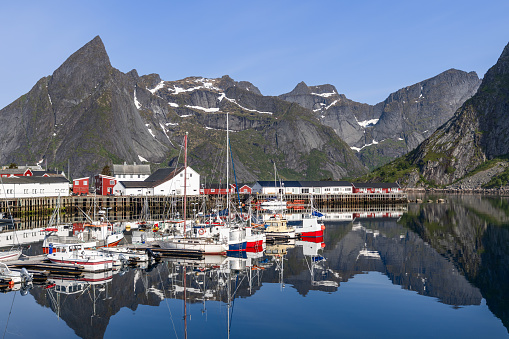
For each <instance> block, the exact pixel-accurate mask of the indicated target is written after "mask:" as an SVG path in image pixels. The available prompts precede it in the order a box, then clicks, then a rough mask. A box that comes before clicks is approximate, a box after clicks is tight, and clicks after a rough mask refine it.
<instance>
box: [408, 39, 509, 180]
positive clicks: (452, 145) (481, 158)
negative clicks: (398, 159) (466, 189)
mask: <svg viewBox="0 0 509 339" xmlns="http://www.w3.org/2000/svg"><path fill="white" fill-rule="evenodd" d="M508 116H509V45H508V46H506V47H505V49H504V51H503V53H502V55H501V56H500V58H499V59H498V61H497V63H496V64H495V66H493V67H492V68H490V70H488V72H487V73H486V76H485V78H484V79H483V81H482V84H481V86H480V87H479V90H478V91H477V93H476V94H475V95H474V96H473V97H472V98H471V99H470V100H468V101H467V102H465V103H464V105H463V106H462V107H461V108H460V109H459V110H458V111H457V112H456V113H455V115H454V117H453V118H452V119H451V120H450V121H448V122H447V123H446V124H445V125H443V126H442V127H441V128H439V129H438V130H437V131H436V132H435V133H434V134H433V135H432V136H430V137H429V138H428V139H427V140H426V141H424V142H423V143H422V144H421V145H420V146H419V147H418V149H417V150H416V152H415V154H414V155H413V156H412V161H413V163H414V164H416V165H418V166H419V172H420V174H421V175H422V176H423V177H424V178H426V180H428V181H430V182H433V183H435V184H439V185H447V184H450V183H452V182H454V181H455V180H457V179H460V178H461V177H463V176H465V175H466V174H467V173H469V172H470V171H472V170H474V169H475V168H476V167H477V166H478V165H480V164H481V163H483V162H485V161H486V160H487V159H492V158H494V157H498V156H502V155H506V154H508V153H509V120H508ZM416 175H417V174H416Z"/></svg>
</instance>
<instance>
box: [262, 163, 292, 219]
mask: <svg viewBox="0 0 509 339" xmlns="http://www.w3.org/2000/svg"><path fill="white" fill-rule="evenodd" d="M280 185H281V184H280ZM274 191H275V194H276V196H275V197H273V198H272V199H268V200H267V201H262V203H261V204H260V207H261V208H264V209H268V210H281V209H286V201H285V200H283V197H282V194H283V193H284V192H283V189H279V192H278V189H277V170H276V163H274ZM279 193H281V197H279Z"/></svg>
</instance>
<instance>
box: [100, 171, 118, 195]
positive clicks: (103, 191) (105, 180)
mask: <svg viewBox="0 0 509 339" xmlns="http://www.w3.org/2000/svg"><path fill="white" fill-rule="evenodd" d="M94 179H95V192H96V193H97V194H99V195H108V194H113V187H114V186H115V185H116V184H117V180H116V179H115V178H114V177H110V176H109V175H104V174H97V175H96V176H95V177H94Z"/></svg>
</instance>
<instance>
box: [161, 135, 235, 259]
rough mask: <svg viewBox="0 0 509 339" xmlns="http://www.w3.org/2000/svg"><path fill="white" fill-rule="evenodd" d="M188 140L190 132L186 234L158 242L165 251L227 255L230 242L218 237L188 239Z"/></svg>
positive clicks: (185, 148)
mask: <svg viewBox="0 0 509 339" xmlns="http://www.w3.org/2000/svg"><path fill="white" fill-rule="evenodd" d="M187 138H188V132H186V134H185V136H184V206H183V212H184V213H183V220H184V222H183V226H184V230H183V231H184V232H183V235H182V236H176V237H173V238H171V239H168V240H164V241H157V242H156V243H157V244H158V245H159V247H161V248H163V249H180V250H198V251H202V252H203V253H204V254H225V253H226V252H227V251H228V242H227V241H224V240H219V238H217V237H196V236H194V237H188V236H187V231H186V230H187V228H186V225H187V218H186V208H187V206H186V203H187Z"/></svg>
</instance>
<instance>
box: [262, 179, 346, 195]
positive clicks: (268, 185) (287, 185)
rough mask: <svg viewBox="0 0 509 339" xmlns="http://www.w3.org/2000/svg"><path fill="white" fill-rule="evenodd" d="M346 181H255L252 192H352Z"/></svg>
mask: <svg viewBox="0 0 509 339" xmlns="http://www.w3.org/2000/svg"><path fill="white" fill-rule="evenodd" d="M352 190H353V186H352V184H351V183H350V182H348V181H282V182H276V183H275V184H274V181H257V182H256V184H254V186H253V194H256V193H258V194H274V195H276V194H310V193H312V194H352Z"/></svg>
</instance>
